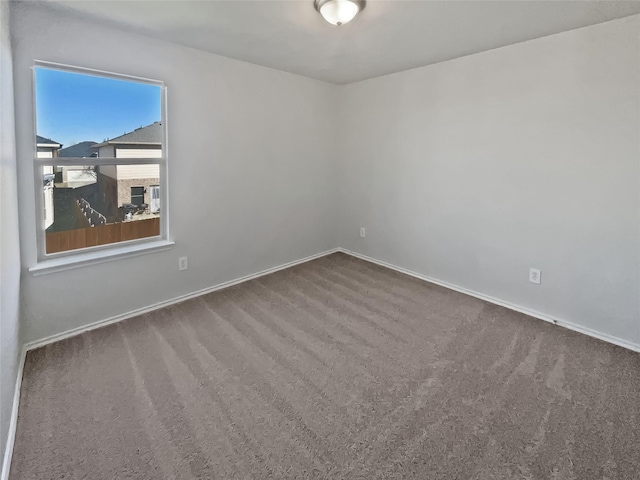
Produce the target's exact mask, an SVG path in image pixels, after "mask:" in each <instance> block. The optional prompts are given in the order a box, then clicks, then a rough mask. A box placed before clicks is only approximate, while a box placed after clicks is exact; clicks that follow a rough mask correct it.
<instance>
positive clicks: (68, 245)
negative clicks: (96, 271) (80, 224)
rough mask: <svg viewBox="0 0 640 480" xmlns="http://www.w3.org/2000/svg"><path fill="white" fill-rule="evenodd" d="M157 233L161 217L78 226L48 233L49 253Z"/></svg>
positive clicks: (151, 235) (150, 235) (158, 232)
mask: <svg viewBox="0 0 640 480" xmlns="http://www.w3.org/2000/svg"><path fill="white" fill-rule="evenodd" d="M155 235H160V219H159V218H148V219H146V220H134V221H130V222H122V223H110V224H108V225H102V226H99V227H88V228H77V229H75V230H66V231H64V232H53V233H47V253H56V252H64V251H66V250H75V249H77V248H86V247H95V246H97V245H106V244H108V243H116V242H124V241H126V240H135V239H137V238H145V237H153V236H155Z"/></svg>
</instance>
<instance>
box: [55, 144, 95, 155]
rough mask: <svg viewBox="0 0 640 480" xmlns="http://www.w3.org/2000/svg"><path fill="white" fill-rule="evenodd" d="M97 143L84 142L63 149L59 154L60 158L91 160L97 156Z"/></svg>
mask: <svg viewBox="0 0 640 480" xmlns="http://www.w3.org/2000/svg"><path fill="white" fill-rule="evenodd" d="M96 145H97V143H96V142H91V141H84V142H80V143H76V144H75V145H71V146H70V147H67V148H63V149H62V150H60V151H59V152H58V156H59V157H75V158H90V157H95V156H96V155H97V153H96V149H95V146H96Z"/></svg>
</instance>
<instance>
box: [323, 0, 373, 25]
mask: <svg viewBox="0 0 640 480" xmlns="http://www.w3.org/2000/svg"><path fill="white" fill-rule="evenodd" d="M364 4H365V0H315V1H314V2H313V6H314V7H316V10H318V11H319V12H320V14H321V15H322V16H323V17H324V19H325V20H326V21H327V22H329V23H330V24H332V25H338V26H340V25H344V24H345V23H349V22H350V21H351V20H353V17H355V16H356V15H357V14H358V12H359V11H361V10H362V9H363V8H364Z"/></svg>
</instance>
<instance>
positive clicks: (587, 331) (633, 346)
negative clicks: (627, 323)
mask: <svg viewBox="0 0 640 480" xmlns="http://www.w3.org/2000/svg"><path fill="white" fill-rule="evenodd" d="M338 251H340V252H342V253H345V254H347V255H351V256H352V257H356V258H359V259H361V260H365V261H367V262H370V263H375V264H376V265H380V266H382V267H386V268H390V269H391V270H395V271H396V272H400V273H404V274H405V275H409V276H411V277H415V278H419V279H420V280H424V281H426V282H429V283H434V284H436V285H440V286H441V287H445V288H448V289H450V290H455V291H456V292H460V293H464V294H465V295H470V296H472V297H475V298H479V299H480V300H485V301H487V302H489V303H493V304H494V305H499V306H501V307H505V308H508V309H509V310H514V311H516V312H520V313H524V314H525V315H529V316H530V317H534V318H537V319H540V320H544V321H545V322H550V323H553V324H555V325H559V326H561V327H564V328H568V329H569V330H573V331H575V332H579V333H582V334H584V335H588V336H590V337H594V338H597V339H599V340H603V341H605V342H608V343H612V344H614V345H618V346H619V347H623V348H626V349H629V350H633V351H634V352H640V344H637V343H633V342H629V341H627V340H623V339H621V338H618V337H614V336H612V335H608V334H606V333H602V332H598V331H596V330H592V329H591V328H587V327H583V326H581V325H577V324H575V323H572V322H569V321H566V320H562V319H560V318H556V317H553V316H551V315H547V314H545V313H540V312H537V311H535V310H531V309H528V308H525V307H521V306H519V305H515V304H513V303H510V302H506V301H504V300H500V299H499V298H494V297H491V296H489V295H485V294H484V293H480V292H476V291H473V290H469V289H467V288H463V287H458V286H457V285H453V284H451V283H448V282H443V281H442V280H438V279H437V278H432V277H428V276H426V275H422V274H420V273H416V272H412V271H411V270H407V269H406V268H401V267H397V266H395V265H392V264H390V263H387V262H383V261H380V260H377V259H375V258H372V257H368V256H366V255H362V254H360V253H356V252H352V251H350V250H347V249H345V248H338Z"/></svg>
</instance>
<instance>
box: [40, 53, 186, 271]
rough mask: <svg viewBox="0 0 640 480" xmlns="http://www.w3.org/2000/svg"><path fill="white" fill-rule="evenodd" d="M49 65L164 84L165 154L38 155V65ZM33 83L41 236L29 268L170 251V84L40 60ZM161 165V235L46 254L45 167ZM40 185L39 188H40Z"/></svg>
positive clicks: (50, 268) (71, 265) (55, 268)
mask: <svg viewBox="0 0 640 480" xmlns="http://www.w3.org/2000/svg"><path fill="white" fill-rule="evenodd" d="M38 67H40V68H47V69H53V70H60V71H63V72H70V73H79V74H85V75H92V76H100V77H104V78H112V79H116V80H125V81H130V82H137V83H143V84H145V85H155V86H159V87H160V95H161V107H160V110H161V120H160V121H161V123H162V156H161V157H156V158H117V157H91V158H77V157H55V158H38V154H37V146H36V134H37V124H36V121H37V116H36V111H37V105H36V68H38ZM31 70H32V83H33V141H32V152H33V162H34V163H33V166H34V168H33V171H34V187H35V208H36V212H35V213H36V215H35V218H36V237H37V242H36V243H37V264H36V265H35V266H33V267H31V268H30V269H29V270H30V271H31V272H32V273H33V274H34V275H41V274H45V273H52V272H56V271H61V270H68V269H71V268H77V267H80V266H84V265H90V264H95V263H102V262H107V261H111V260H113V259H114V257H129V256H136V255H141V254H145V253H152V252H155V251H161V250H166V249H168V248H170V247H171V245H173V244H174V242H172V241H171V240H170V237H169V212H168V211H169V208H167V207H168V205H169V189H168V185H169V179H168V154H167V152H168V142H167V114H166V105H167V87H166V85H165V84H164V82H162V81H160V80H152V79H148V78H143V77H136V76H133V75H126V74H119V73H113V72H106V71H102V70H95V69H91V68H84V67H77V66H72V65H64V64H60V63H53V62H46V61H40V60H36V61H35V62H34V65H33V67H32V69H31ZM148 164H154V165H158V166H159V169H160V204H161V205H162V206H163V208H161V209H160V234H159V235H157V236H153V237H145V238H140V239H135V240H127V241H123V242H117V243H110V244H106V245H97V246H94V247H86V248H79V249H75V250H67V251H64V252H56V253H46V231H45V230H46V229H45V218H44V194H43V188H42V178H43V174H42V168H43V167H45V166H49V165H51V166H54V167H55V166H75V165H83V166H85V165H90V166H98V165H148ZM38 187H39V188H38Z"/></svg>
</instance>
